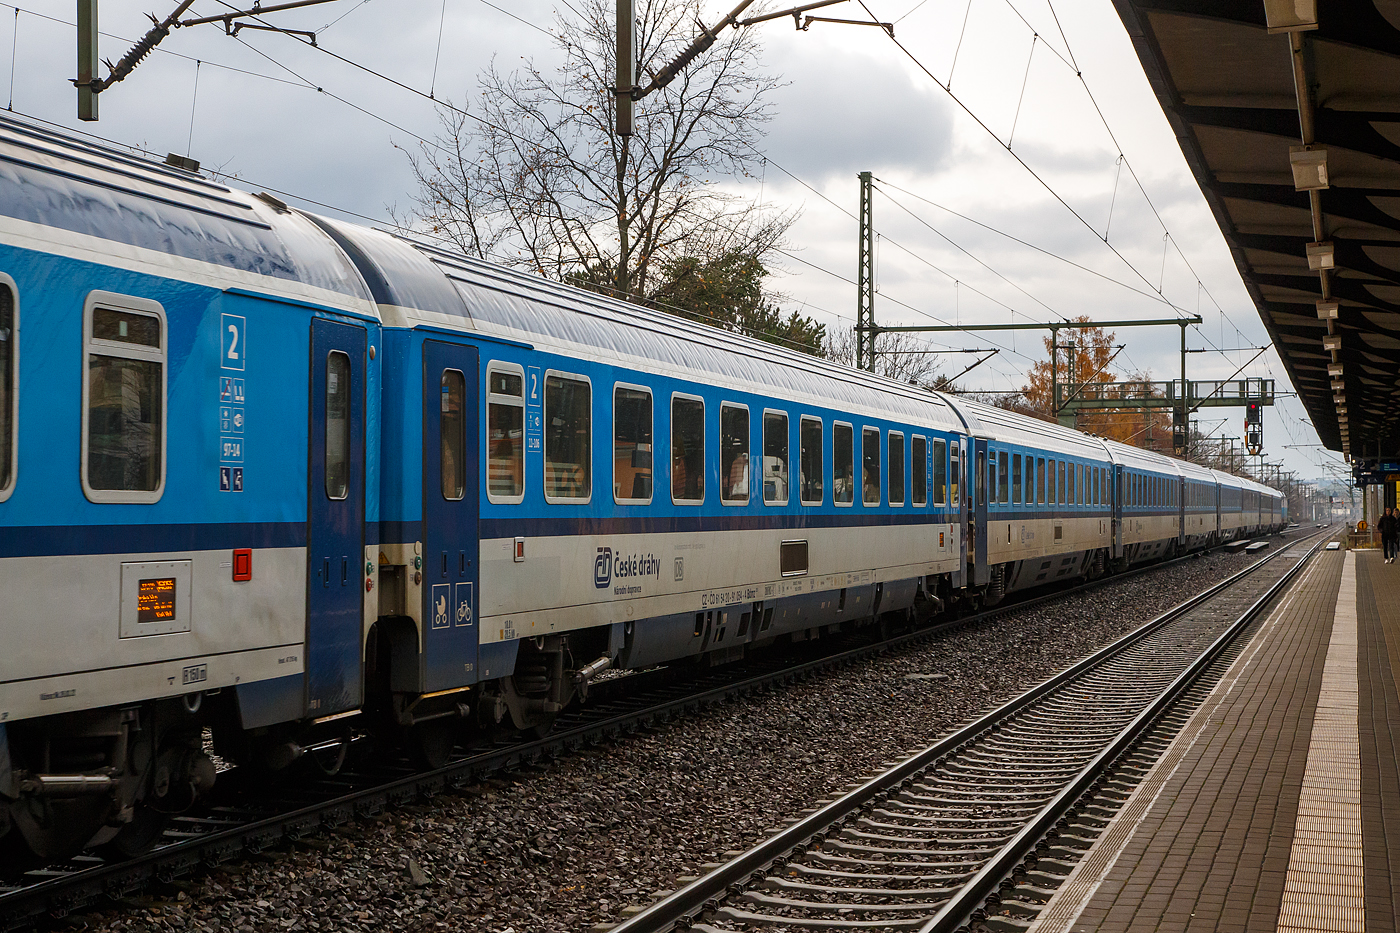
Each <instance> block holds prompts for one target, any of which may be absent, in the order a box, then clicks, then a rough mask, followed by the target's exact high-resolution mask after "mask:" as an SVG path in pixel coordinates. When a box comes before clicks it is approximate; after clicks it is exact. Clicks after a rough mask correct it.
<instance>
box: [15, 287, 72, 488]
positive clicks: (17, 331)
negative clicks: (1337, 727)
mask: <svg viewBox="0 0 1400 933" xmlns="http://www.w3.org/2000/svg"><path fill="white" fill-rule="evenodd" d="M0 285H3V286H6V287H8V288H9V290H10V301H11V305H12V307H11V311H10V319H11V323H10V464H9V466H10V476H9V479H8V481H7V482H6V483H5V485H3V486H0V502H4V501H5V500H6V499H8V498H10V496H11V495H12V494H13V493H14V491H15V486H17V485H18V484H19V334H20V314H19V286H18V285H16V284H15V280H14V279H12V278H10V277H9V276H8V275H6V274H5V273H3V272H0ZM83 356H84V360H83V363H84V365H86V363H87V359H86V357H87V354H86V353H84V354H83ZM83 383H84V385H86V383H87V380H86V379H84V380H83ZM83 411H84V412H86V411H87V406H86V404H84V406H83ZM83 437H87V425H86V424H84V425H83ZM83 476H84V477H86V476H87V471H86V469H85V470H84V471H83Z"/></svg>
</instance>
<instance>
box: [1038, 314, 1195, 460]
mask: <svg viewBox="0 0 1400 933" xmlns="http://www.w3.org/2000/svg"><path fill="white" fill-rule="evenodd" d="M1072 320H1073V322H1074V323H1078V324H1087V323H1088V322H1089V318H1088V316H1087V315H1081V316H1080V317H1077V318H1073V319H1072ZM1060 333H1061V337H1060V342H1059V352H1058V353H1057V354H1056V356H1057V359H1056V360H1055V361H1053V363H1054V365H1055V366H1056V369H1055V370H1054V371H1053V377H1054V378H1052V370H1051V365H1052V361H1051V359H1050V351H1051V347H1052V345H1053V344H1052V341H1051V339H1050V338H1049V337H1046V338H1045V357H1046V358H1045V359H1044V360H1041V361H1039V362H1037V363H1035V364H1034V365H1033V366H1032V367H1031V370H1030V372H1029V373H1027V374H1026V379H1027V382H1026V385H1025V386H1023V387H1022V389H1021V396H1022V398H1023V400H1024V403H1025V410H1026V411H1027V412H1028V413H1031V414H1035V415H1036V416H1038V417H1041V418H1044V419H1045V420H1046V421H1054V420H1055V410H1054V400H1053V398H1052V396H1051V392H1052V387H1053V382H1054V381H1055V379H1057V380H1058V381H1059V383H1060V385H1062V386H1066V387H1067V388H1065V389H1062V390H1061V391H1062V393H1064V395H1063V396H1062V397H1065V398H1073V397H1074V393H1078V394H1079V395H1080V396H1081V397H1083V396H1088V395H1090V394H1092V395H1094V396H1095V397H1109V398H1121V399H1123V400H1124V401H1125V402H1129V401H1136V400H1140V399H1145V398H1155V397H1160V396H1161V392H1160V391H1159V390H1158V389H1157V388H1156V387H1155V385H1154V384H1153V383H1152V378H1151V374H1150V373H1128V374H1126V375H1124V376H1122V377H1120V376H1119V375H1118V373H1116V372H1114V369H1113V361H1114V360H1115V359H1116V357H1117V355H1118V351H1119V350H1120V349H1121V347H1120V346H1119V345H1118V344H1117V343H1115V341H1116V339H1117V335H1116V334H1114V333H1113V332H1112V331H1106V330H1104V329H1103V328H1102V327H1097V326H1094V327H1084V328H1074V329H1072V330H1071V329H1068V328H1067V329H1065V330H1062V331H1061V332H1060ZM1107 383H1114V384H1115V385H1113V386H1112V387H1109V386H1107V385H1104V386H1103V387H1102V388H1096V387H1095V384H1107ZM1075 427H1076V428H1077V429H1079V430H1080V431H1086V432H1088V433H1090V434H1098V435H1100V436H1101V437H1107V438H1111V439H1113V440H1115V441H1121V442H1122V443H1125V444H1132V445H1133V446H1135V447H1145V448H1150V449H1153V450H1163V451H1166V452H1170V451H1171V446H1172V421H1171V413H1170V411H1169V410H1167V409H1165V408H1140V407H1133V406H1125V407H1123V408H1106V409H1099V410H1090V411H1079V412H1078V413H1077V414H1076V416H1075Z"/></svg>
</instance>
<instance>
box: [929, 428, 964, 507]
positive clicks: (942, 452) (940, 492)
mask: <svg viewBox="0 0 1400 933" xmlns="http://www.w3.org/2000/svg"><path fill="white" fill-rule="evenodd" d="M947 452H948V442H947V441H940V440H935V441H934V442H933V504H934V505H947V504H948V502H949V499H948V465H947V463H945V462H944V458H945V457H946V456H947ZM955 483H956V481H955ZM957 499H958V494H957V491H956V490H954V492H953V499H952V502H953V504H954V505H957Z"/></svg>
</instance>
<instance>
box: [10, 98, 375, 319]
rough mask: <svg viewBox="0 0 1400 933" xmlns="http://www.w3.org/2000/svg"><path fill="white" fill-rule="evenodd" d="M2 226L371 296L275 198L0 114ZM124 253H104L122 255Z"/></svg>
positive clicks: (317, 234) (334, 252) (337, 254)
mask: <svg viewBox="0 0 1400 933" xmlns="http://www.w3.org/2000/svg"><path fill="white" fill-rule="evenodd" d="M5 218H9V219H10V222H8V223H7V222H6V221H5ZM0 227H3V228H5V229H7V230H8V231H10V232H17V233H20V234H22V235H24V234H27V235H29V236H38V237H40V238H43V239H47V240H49V241H54V242H57V243H72V244H81V243H83V241H84V240H85V239H86V238H88V237H95V238H98V239H101V240H104V241H107V242H109V243H112V244H120V245H121V246H125V247H127V248H128V249H127V250H126V255H128V256H143V255H144V256H146V257H149V256H150V254H152V253H154V254H163V256H171V257H179V258H182V259H186V260H192V261H194V262H196V263H204V264H207V265H209V266H215V267H223V268H226V269H230V270H236V271H237V272H241V273H249V274H251V275H253V276H264V277H271V278H273V279H278V280H282V281H283V282H286V283H289V284H291V283H295V284H297V285H302V286H306V287H307V288H309V289H312V290H314V291H316V292H330V293H335V294H339V295H344V296H347V297H350V298H352V299H356V300H358V301H366V300H368V299H369V297H370V296H369V293H368V292H367V291H366V290H365V287H364V284H363V282H362V280H361V279H360V277H359V275H357V274H356V272H355V270H354V267H353V266H352V265H351V264H350V262H349V260H348V259H347V258H346V257H345V255H344V254H343V253H342V252H341V251H340V250H339V249H337V248H336V245H335V244H334V243H332V242H331V241H330V240H328V239H327V238H326V236H325V235H324V234H323V233H322V232H321V231H320V230H318V229H316V227H315V226H314V225H313V224H312V223H310V222H309V221H308V220H307V219H306V218H305V217H303V216H302V215H300V214H297V213H295V212H291V211H288V210H287V209H286V207H285V205H280V204H278V203H276V199H275V198H274V199H271V200H264V199H262V198H258V197H254V196H253V195H250V194H247V193H246V192H243V191H237V190H234V189H232V188H227V187H225V186H223V185H221V184H218V183H216V182H212V181H210V180H208V179H206V178H204V177H203V176H202V175H200V174H198V173H196V172H188V171H185V170H183V169H180V168H176V167H173V166H169V165H164V164H162V163H159V162H155V161H152V160H150V159H148V158H145V157H143V156H142V155H140V154H137V153H132V152H123V151H122V150H120V149H116V148H113V147H110V146H104V145H100V144H97V143H94V142H90V141H86V140H80V139H77V138H75V137H71V136H67V135H64V134H61V133H56V132H53V131H50V130H46V129H43V128H40V127H36V126H33V125H31V124H28V123H25V122H21V121H19V120H16V119H14V118H12V117H9V116H0ZM45 231H52V232H45ZM121 246H117V247H115V248H106V249H105V250H104V251H105V252H106V253H108V254H112V255H120V254H121V253H122V250H121ZM142 251H145V252H144V253H143V252H142ZM163 256H162V257H161V258H160V260H159V261H160V262H164V263H168V260H164V258H163ZM250 281H251V280H250ZM302 291H303V293H305V291H304V290H302ZM307 294H309V293H307Z"/></svg>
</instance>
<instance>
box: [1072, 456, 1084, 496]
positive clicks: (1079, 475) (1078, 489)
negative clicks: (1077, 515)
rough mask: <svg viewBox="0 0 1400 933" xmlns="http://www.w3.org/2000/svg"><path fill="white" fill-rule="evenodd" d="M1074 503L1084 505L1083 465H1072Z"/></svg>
mask: <svg viewBox="0 0 1400 933" xmlns="http://www.w3.org/2000/svg"><path fill="white" fill-rule="evenodd" d="M1074 501H1075V502H1078V503H1079V504H1080V505H1083V504H1084V464H1082V463H1076V464H1075V465H1074Z"/></svg>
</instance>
